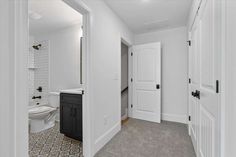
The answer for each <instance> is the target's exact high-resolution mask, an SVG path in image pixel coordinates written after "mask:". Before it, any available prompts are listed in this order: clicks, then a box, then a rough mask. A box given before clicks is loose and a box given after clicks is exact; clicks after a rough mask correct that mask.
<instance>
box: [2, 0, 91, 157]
mask: <svg viewBox="0 0 236 157" xmlns="http://www.w3.org/2000/svg"><path fill="white" fill-rule="evenodd" d="M63 1H64V2H65V3H66V4H68V5H69V6H71V7H72V8H74V9H76V10H77V11H79V12H80V13H81V14H83V24H84V37H85V38H84V42H83V52H85V53H83V54H84V56H83V58H84V65H83V71H84V72H85V74H84V75H83V80H84V86H83V88H84V90H85V94H84V99H83V113H84V114H83V124H86V125H84V126H83V132H84V136H83V155H84V156H85V157H91V156H92V155H93V147H92V146H93V145H92V139H93V138H92V133H91V130H92V126H93V125H92V115H93V114H92V112H91V108H90V101H89V100H90V95H91V94H90V91H91V90H90V89H91V86H90V79H91V77H90V74H91V73H90V72H91V68H90V63H91V62H90V39H91V37H90V31H91V25H90V24H91V22H90V21H91V11H90V9H89V8H88V7H87V6H86V5H85V3H83V2H82V1H77V0H63ZM1 4H3V5H2V6H1V7H4V8H5V9H1V10H2V13H3V15H5V16H7V17H9V18H1V21H2V22H3V23H5V25H4V26H5V27H1V32H4V34H3V36H4V35H5V36H6V37H7V39H8V40H5V41H4V40H3V42H2V43H5V44H4V45H5V46H4V47H3V50H4V52H5V53H1V58H0V61H1V62H2V63H4V69H3V68H0V75H1V76H2V75H4V78H3V79H1V80H0V81H1V82H0V84H1V85H4V84H5V85H4V87H6V88H7V91H6V93H4V97H5V99H3V100H2V101H3V103H4V104H5V105H6V106H8V107H7V108H6V107H5V108H6V109H5V110H2V109H1V110H0V114H1V115H2V116H4V115H5V116H7V117H6V118H5V120H4V121H3V123H2V124H1V127H2V126H6V127H4V128H1V130H2V129H4V130H5V131H4V132H2V131H1V132H0V136H1V141H4V143H5V142H6V141H8V143H9V144H5V147H1V148H0V149H1V150H0V156H12V157H17V156H25V157H27V156H28V68H27V67H28V63H27V57H28V50H29V49H28V47H29V43H28V37H29V32H28V30H29V26H28V0H20V2H19V1H18V0H12V1H11V2H10V1H8V0H6V1H3V2H2V3H1ZM5 28H7V30H5ZM5 36H4V37H5ZM2 39H3V38H1V41H2ZM4 56H5V57H4ZM6 57H7V58H6ZM5 80H8V81H7V82H6V81H5ZM1 95H2V91H1ZM1 107H2V106H1ZM6 111H9V112H6ZM9 113H10V114H9ZM2 137H3V138H2ZM10 145H11V147H10ZM2 149H4V150H2Z"/></svg>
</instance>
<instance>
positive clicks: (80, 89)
mask: <svg viewBox="0 0 236 157" xmlns="http://www.w3.org/2000/svg"><path fill="white" fill-rule="evenodd" d="M60 93H69V94H83V88H75V89H63V90H60Z"/></svg>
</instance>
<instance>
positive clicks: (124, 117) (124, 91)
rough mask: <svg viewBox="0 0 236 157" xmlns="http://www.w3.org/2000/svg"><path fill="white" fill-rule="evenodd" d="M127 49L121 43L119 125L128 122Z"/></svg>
mask: <svg viewBox="0 0 236 157" xmlns="http://www.w3.org/2000/svg"><path fill="white" fill-rule="evenodd" d="M128 79H129V47H128V46H127V45H126V44H125V43H124V42H121V123H122V125H123V124H125V123H126V122H127V121H128V119H129V118H128V104H129V80H128Z"/></svg>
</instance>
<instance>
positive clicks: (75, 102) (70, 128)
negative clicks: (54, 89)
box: [60, 93, 83, 141]
mask: <svg viewBox="0 0 236 157" xmlns="http://www.w3.org/2000/svg"><path fill="white" fill-rule="evenodd" d="M82 121H83V119H82V94H69V93H61V94H60V132H61V133H62V134H65V135H66V136H68V137H71V138H74V139H77V140H80V141H82V139H83V125H82Z"/></svg>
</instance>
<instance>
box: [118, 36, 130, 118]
mask: <svg viewBox="0 0 236 157" xmlns="http://www.w3.org/2000/svg"><path fill="white" fill-rule="evenodd" d="M119 41H120V46H119V56H121V43H124V44H125V45H126V46H128V113H127V114H128V117H132V116H131V115H130V112H131V107H130V106H131V104H132V101H131V98H132V93H133V92H132V84H131V83H130V82H131V81H130V80H131V77H132V72H131V71H130V70H131V66H132V64H131V61H132V60H131V59H132V57H130V56H131V51H132V50H131V49H132V44H131V42H130V41H128V40H127V38H126V37H124V36H122V35H121V34H120V35H119ZM118 58H119V59H118V63H119V70H118V71H119V73H118V78H119V79H120V80H119V88H118V89H119V90H118V91H119V104H120V108H119V115H121V57H118ZM119 121H120V122H121V121H122V118H121V116H120V120H119Z"/></svg>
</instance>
